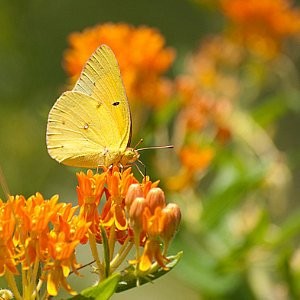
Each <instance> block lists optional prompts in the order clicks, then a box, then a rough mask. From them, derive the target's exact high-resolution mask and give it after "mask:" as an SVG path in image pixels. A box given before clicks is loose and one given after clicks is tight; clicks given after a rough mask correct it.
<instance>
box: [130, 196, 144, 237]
mask: <svg viewBox="0 0 300 300" xmlns="http://www.w3.org/2000/svg"><path fill="white" fill-rule="evenodd" d="M146 207H147V201H146V200H145V198H143V197H136V198H135V199H134V200H133V201H132V203H131V206H130V210H129V219H130V225H131V227H132V228H133V230H134V231H135V232H141V230H142V227H143V212H144V210H145V208H146Z"/></svg>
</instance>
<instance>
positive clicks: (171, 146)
mask: <svg viewBox="0 0 300 300" xmlns="http://www.w3.org/2000/svg"><path fill="white" fill-rule="evenodd" d="M169 148H174V145H166V146H153V147H145V148H139V149H136V150H137V151H143V150H150V149H169Z"/></svg>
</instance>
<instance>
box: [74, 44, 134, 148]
mask: <svg viewBox="0 0 300 300" xmlns="http://www.w3.org/2000/svg"><path fill="white" fill-rule="evenodd" d="M73 90H74V91H78V92H82V93H84V94H87V95H89V96H91V97H93V98H95V99H97V100H99V101H100V103H101V104H100V105H104V106H106V109H107V111H108V112H109V113H110V114H111V117H112V118H113V119H115V120H117V124H116V125H117V128H118V131H119V132H120V133H121V136H122V140H120V141H119V146H121V147H122V148H126V146H127V144H128V141H129V137H130V133H131V132H130V131H131V118H130V110H129V105H128V100H127V97H126V93H125V89H124V85H123V82H122V79H121V74H120V68H119V65H118V62H117V60H116V57H115V55H114V53H113V52H112V50H111V49H110V48H109V47H108V46H106V45H102V46H101V47H99V48H98V49H97V50H96V51H95V52H94V54H93V55H92V56H91V58H90V59H89V60H88V61H87V63H86V65H85V67H84V69H83V71H82V73H81V76H80V78H79V80H78V81H77V83H76V85H75V87H74V89H73Z"/></svg>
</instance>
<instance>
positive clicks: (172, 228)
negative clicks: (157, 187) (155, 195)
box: [160, 203, 181, 243]
mask: <svg viewBox="0 0 300 300" xmlns="http://www.w3.org/2000/svg"><path fill="white" fill-rule="evenodd" d="M161 213H162V218H163V222H162V226H163V228H162V230H161V234H160V236H161V238H162V239H163V240H164V241H165V242H166V243H169V241H170V240H171V239H172V238H173V236H174V235H175V233H176V230H177V228H178V226H179V223H180V219H181V212H180V208H179V206H178V205H177V204H175V203H169V204H168V205H167V206H166V207H165V208H163V209H162V211H161Z"/></svg>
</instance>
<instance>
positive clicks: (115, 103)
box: [112, 101, 120, 106]
mask: <svg viewBox="0 0 300 300" xmlns="http://www.w3.org/2000/svg"><path fill="white" fill-rule="evenodd" d="M119 104H120V102H119V101H116V102H114V103H113V104H112V105H113V106H118V105H119Z"/></svg>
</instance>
